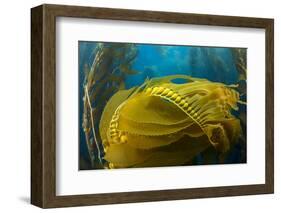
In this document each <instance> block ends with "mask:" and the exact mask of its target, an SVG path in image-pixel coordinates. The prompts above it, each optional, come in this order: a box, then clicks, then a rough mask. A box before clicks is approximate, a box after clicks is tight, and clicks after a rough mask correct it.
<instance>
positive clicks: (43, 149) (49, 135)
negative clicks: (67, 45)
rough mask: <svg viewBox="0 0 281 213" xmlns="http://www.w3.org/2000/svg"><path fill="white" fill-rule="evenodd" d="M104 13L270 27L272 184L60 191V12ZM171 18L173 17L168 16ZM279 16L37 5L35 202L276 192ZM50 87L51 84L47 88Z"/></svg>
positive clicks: (42, 204)
mask: <svg viewBox="0 0 281 213" xmlns="http://www.w3.org/2000/svg"><path fill="white" fill-rule="evenodd" d="M58 16H65V17H77V18H99V19H113V20H130V21H148V22H164V23H178V24H198V25H212V26H233V27H252V28H264V29H265V31H266V102H267V103H266V115H267V117H266V150H265V151H266V183H265V184H260V185H245V186H244V185H243V186H222V187H208V188H195V189H178V190H174V189H172V190H158V191H142V192H122V193H107V194H92V195H69V196H56V170H55V168H56V164H55V162H56V160H55V156H56V152H55V143H56V142H55V131H56V129H55V117H56V115H55V114H56V110H55V109H56V98H55V96H56V95H55V91H56V84H55V82H56V78H55V76H56V75H55V32H56V30H55V26H56V17H58ZM167 17H168V18H167ZM273 83H274V20H273V19H261V18H249V17H234V16H217V15H203V14H202V15H200V14H186V13H171V12H156V11H141V10H126V9H111V8H92V7H77V6H66V5H49V4H47V5H46V4H45V5H41V6H38V7H35V8H32V9H31V84H32V85H31V115H32V116H31V203H32V204H34V205H36V206H38V207H41V208H54V207H67V206H82V205H83V206H84V205H101V204H116V203H132V202H150V201H162V200H179V199H192V198H207V197H219V196H237V195H253V194H268V193H273V192H274V142H273V141H274V110H273V106H274V95H273V94H274V86H273ZM47 88H48V89H47Z"/></svg>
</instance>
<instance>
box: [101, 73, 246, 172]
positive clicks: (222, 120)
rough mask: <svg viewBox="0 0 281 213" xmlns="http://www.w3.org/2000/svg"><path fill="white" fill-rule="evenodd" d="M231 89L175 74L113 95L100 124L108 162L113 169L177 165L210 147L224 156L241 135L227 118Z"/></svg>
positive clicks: (234, 98)
mask: <svg viewBox="0 0 281 213" xmlns="http://www.w3.org/2000/svg"><path fill="white" fill-rule="evenodd" d="M175 78H177V79H178V78H183V79H186V80H188V81H187V83H182V84H176V83H172V80H173V79H175ZM235 87H236V85H224V84H222V83H216V82H210V81H208V80H206V79H197V78H191V77H189V76H182V75H180V76H179V75H176V76H167V77H164V78H156V79H151V80H147V81H146V82H145V83H144V85H141V86H140V87H139V88H136V89H134V92H130V94H131V95H129V93H127V94H126V96H127V97H125V95H122V94H125V92H124V91H120V94H119V92H118V93H116V96H114V97H113V101H112V100H110V102H108V104H107V105H109V106H106V108H105V110H104V112H103V114H104V115H103V117H102V122H101V124H102V128H101V129H100V131H102V132H103V133H101V135H102V139H103V143H104V144H105V146H106V157H105V158H106V160H107V161H109V162H110V163H111V167H142V166H161V165H181V164H183V163H184V162H187V161H190V160H191V159H192V158H193V157H194V156H195V155H197V154H198V153H200V152H202V151H203V150H204V149H206V148H207V147H208V146H213V147H214V148H215V149H216V150H217V151H219V152H221V153H226V152H227V151H228V150H229V148H230V146H231V143H232V142H234V141H236V140H237V139H238V137H239V136H240V134H241V127H240V122H239V120H238V119H237V118H235V117H234V116H233V115H232V114H231V110H237V108H238V107H237V102H238V101H240V100H239V93H238V92H237V91H236V90H235V89H234V88H235ZM121 96H122V97H121ZM118 97H120V99H119V100H117V99H118ZM103 118H104V120H103ZM104 128H105V129H106V131H105V130H104ZM181 143H182V144H181ZM122 147H123V148H122ZM177 148H179V149H177Z"/></svg>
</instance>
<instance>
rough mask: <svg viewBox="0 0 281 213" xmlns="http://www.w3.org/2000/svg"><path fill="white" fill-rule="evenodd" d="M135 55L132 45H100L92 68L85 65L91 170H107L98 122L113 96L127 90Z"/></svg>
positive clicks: (85, 113) (85, 114)
mask: <svg viewBox="0 0 281 213" xmlns="http://www.w3.org/2000/svg"><path fill="white" fill-rule="evenodd" d="M136 54H137V50H136V48H135V46H134V45H133V44H118V43H112V44H103V43H98V44H97V45H96V48H95V50H94V51H93V55H94V56H95V57H94V58H93V62H92V64H91V65H90V66H89V65H88V64H86V65H85V68H84V76H85V78H84V83H83V118H82V120H83V122H82V125H83V130H84V133H85V140H86V143H87V147H88V151H89V157H90V160H91V164H92V165H91V167H92V168H104V167H108V165H107V161H105V160H104V159H103V156H104V148H103V144H102V142H101V136H100V132H99V131H98V128H99V122H100V119H101V114H102V110H103V108H104V107H105V105H106V102H107V101H108V100H109V99H110V97H111V96H112V95H113V94H114V93H116V92H117V91H119V90H120V89H124V85H125V83H124V80H125V76H126V75H131V74H135V73H136V71H134V70H132V69H131V63H132V62H133V60H134V58H135V57H136ZM101 93H102V95H100V94H101Z"/></svg>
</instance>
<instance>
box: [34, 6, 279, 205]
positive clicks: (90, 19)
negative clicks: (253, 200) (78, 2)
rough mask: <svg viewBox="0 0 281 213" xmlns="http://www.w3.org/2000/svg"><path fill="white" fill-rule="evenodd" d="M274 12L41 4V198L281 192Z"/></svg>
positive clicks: (37, 20) (61, 201) (119, 199)
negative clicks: (279, 182) (278, 187)
mask: <svg viewBox="0 0 281 213" xmlns="http://www.w3.org/2000/svg"><path fill="white" fill-rule="evenodd" d="M273 29H274V22H273V19H265V18H249V17H233V16H216V15H200V14H186V13H171V12H156V11H139V10H125V9H110V8H93V7H78V6H65V5H41V6H38V7H35V8H32V9H31V45H32V46H31V77H32V79H31V83H32V85H31V87H32V90H31V95H32V100H31V110H32V118H31V121H32V122H31V123H32V126H31V129H32V130H31V136H32V137H31V203H32V204H34V205H36V206H39V207H42V208H51V207H64V206H78V205H97V204H114V203H129V202H146V201H161V200H177V199H189V198H205V197H217V196H237V195H252V194H265V193H273V191H274V171H273V170H274V160H273V159H274V152H273V141H274V138H273V135H274V134H273V133H274V125H273V124H274V110H273V109H274V95H273V92H274V85H273V83H274V73H273V72H274V48H273V47H274V43H273V41H274V36H273V35H274V33H273Z"/></svg>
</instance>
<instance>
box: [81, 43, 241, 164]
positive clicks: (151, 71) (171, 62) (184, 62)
mask: <svg viewBox="0 0 281 213" xmlns="http://www.w3.org/2000/svg"><path fill="white" fill-rule="evenodd" d="M108 45H110V44H108ZM96 46H97V42H86V41H85V42H84V41H80V42H79V45H78V48H79V89H80V91H79V122H80V124H79V126H80V128H79V131H80V133H79V135H80V143H79V152H80V153H79V154H80V164H83V165H84V166H82V167H83V169H90V168H88V167H87V166H85V165H89V161H90V160H89V154H88V150H87V146H86V142H85V135H84V131H83V128H82V114H83V101H82V98H83V81H84V77H85V76H84V75H85V74H84V65H85V64H87V65H89V66H91V65H92V63H93V59H94V56H95V53H94V49H95V47H96ZM134 46H135V48H136V50H137V55H136V57H135V59H134V61H133V62H132V65H131V68H132V69H133V70H137V71H138V74H135V75H127V76H125V87H126V89H128V88H131V87H133V86H137V85H141V84H142V83H143V82H144V81H145V79H146V78H153V77H161V76H167V75H175V74H184V75H190V76H193V77H199V78H207V79H209V80H210V81H216V82H222V83H225V84H236V83H237V82H238V80H239V79H238V77H239V72H238V70H237V68H236V61H235V57H233V53H232V48H224V47H198V46H169V45H152V44H135V45H134ZM239 107H240V109H239V110H240V111H246V107H245V106H239ZM242 129H243V130H244V132H246V127H245V126H242ZM241 149H245V147H241V145H239V144H238V145H237V147H234V148H233V150H232V152H231V153H230V154H229V155H228V157H227V158H226V159H225V162H224V163H242V162H241V161H246V156H244V157H243V156H241V153H244V152H241ZM244 154H245V153H244ZM241 159H243V160H241ZM81 161H83V162H81ZM200 161H201V159H200V155H198V156H197V158H196V162H195V164H200ZM85 167H86V168H85ZM80 168H81V166H80Z"/></svg>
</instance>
